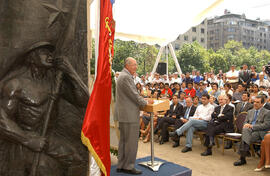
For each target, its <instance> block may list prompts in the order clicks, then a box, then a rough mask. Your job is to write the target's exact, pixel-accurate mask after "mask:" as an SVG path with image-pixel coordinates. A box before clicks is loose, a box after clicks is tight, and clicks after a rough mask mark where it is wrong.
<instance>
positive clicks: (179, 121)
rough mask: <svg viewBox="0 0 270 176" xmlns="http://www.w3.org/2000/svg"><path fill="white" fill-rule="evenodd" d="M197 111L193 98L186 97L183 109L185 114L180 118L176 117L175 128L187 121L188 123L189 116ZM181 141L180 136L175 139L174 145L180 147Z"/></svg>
mask: <svg viewBox="0 0 270 176" xmlns="http://www.w3.org/2000/svg"><path fill="white" fill-rule="evenodd" d="M195 111H196V107H195V106H193V102H192V98H191V97H188V98H187V99H186V106H185V107H184V109H183V114H182V116H181V117H180V119H176V121H175V125H174V128H175V129H178V128H180V127H181V126H182V125H184V124H185V123H187V122H188V120H189V117H192V116H193V115H194V113H195ZM179 143H180V138H176V139H175V140H174V144H173V147H178V146H179Z"/></svg>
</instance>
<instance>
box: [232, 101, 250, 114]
mask: <svg viewBox="0 0 270 176" xmlns="http://www.w3.org/2000/svg"><path fill="white" fill-rule="evenodd" d="M243 104H244V102H239V103H237V105H236V107H235V116H237V115H238V114H240V113H241V112H248V111H249V110H250V109H252V108H253V104H251V103H249V102H247V104H246V105H245V106H244V108H243V109H242V110H241V108H242V106H243Z"/></svg>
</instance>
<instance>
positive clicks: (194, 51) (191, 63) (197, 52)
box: [176, 42, 210, 73]
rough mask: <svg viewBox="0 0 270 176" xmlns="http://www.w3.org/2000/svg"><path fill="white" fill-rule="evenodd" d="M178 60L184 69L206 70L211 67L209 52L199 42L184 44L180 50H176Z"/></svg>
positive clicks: (189, 70)
mask: <svg viewBox="0 0 270 176" xmlns="http://www.w3.org/2000/svg"><path fill="white" fill-rule="evenodd" d="M176 56H177V59H178V62H179V64H180V66H181V69H182V71H183V72H184V73H185V72H191V71H192V70H194V69H196V70H200V71H201V72H206V71H208V70H209V69H210V67H209V63H208V60H209V53H208V52H207V50H206V49H205V48H203V47H202V46H201V45H200V44H199V43H197V42H193V43H191V44H184V45H183V46H182V47H181V49H180V50H178V51H177V52H176Z"/></svg>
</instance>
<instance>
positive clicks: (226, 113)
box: [211, 104, 233, 132]
mask: <svg viewBox="0 0 270 176" xmlns="http://www.w3.org/2000/svg"><path fill="white" fill-rule="evenodd" d="M220 111H221V106H217V107H215V109H214V112H213V113H212V115H211V116H212V119H211V121H212V122H214V123H217V124H218V125H221V126H222V127H223V128H224V130H225V131H226V132H232V131H233V107H232V106H230V105H228V104H226V105H225V107H224V109H223V111H222V114H223V115H221V116H219V114H220Z"/></svg>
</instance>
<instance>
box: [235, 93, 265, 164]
mask: <svg viewBox="0 0 270 176" xmlns="http://www.w3.org/2000/svg"><path fill="white" fill-rule="evenodd" d="M264 101H265V100H264V97H263V96H261V95H258V96H257V97H256V98H255V101H254V108H253V109H252V110H249V111H248V114H247V117H246V120H245V122H244V126H243V130H242V139H241V143H240V146H239V153H240V160H238V161H236V162H234V166H241V165H244V164H246V163H247V162H246V156H247V154H248V151H249V146H250V144H251V143H252V142H259V141H261V140H262V139H263V138H264V135H265V134H266V132H267V131H268V130H269V129H270V111H269V110H267V109H265V108H263V104H264Z"/></svg>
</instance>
